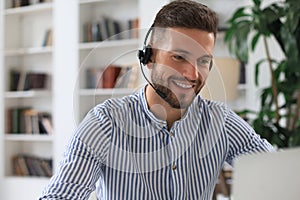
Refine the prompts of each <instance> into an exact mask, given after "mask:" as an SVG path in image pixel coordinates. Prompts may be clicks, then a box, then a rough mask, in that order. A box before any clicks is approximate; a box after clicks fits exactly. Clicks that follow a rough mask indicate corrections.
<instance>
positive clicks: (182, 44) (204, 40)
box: [154, 28, 214, 55]
mask: <svg viewBox="0 0 300 200" xmlns="http://www.w3.org/2000/svg"><path fill="white" fill-rule="evenodd" d="M156 32H157V30H156ZM158 32H161V34H156V37H161V38H157V43H156V44H155V46H154V47H155V48H158V49H161V50H165V51H175V50H176V51H177V50H180V51H182V52H189V53H190V54H193V55H194V54H195V55H199V54H208V55H212V52H213V47H214V34H213V33H208V32H206V31H202V30H199V29H188V28H166V29H163V30H159V31H158Z"/></svg>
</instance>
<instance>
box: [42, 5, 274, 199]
mask: <svg viewBox="0 0 300 200" xmlns="http://www.w3.org/2000/svg"><path fill="white" fill-rule="evenodd" d="M217 25H218V22H217V16H216V14H215V12H213V11H212V10H210V9H209V8H208V7H206V6H204V5H202V4H200V3H198V2H196V1H189V0H175V1H171V3H169V4H167V5H165V6H164V7H163V8H162V9H161V10H160V11H159V12H158V13H157V15H156V17H155V20H154V23H153V26H152V27H151V28H150V30H149V31H148V33H147V36H146V38H145V42H144V48H143V50H139V61H140V63H141V69H142V73H143V74H144V71H143V68H144V67H148V68H149V71H150V76H149V77H150V78H149V80H148V78H147V77H145V78H146V79H147V81H148V84H147V85H145V86H144V87H143V88H141V89H140V90H139V91H138V92H136V93H135V94H133V95H129V96H126V97H123V98H120V99H117V98H115V99H109V100H107V101H105V102H104V103H101V104H99V105H96V106H95V107H94V108H92V109H91V110H90V112H89V113H88V114H87V115H86V117H85V119H84V120H83V121H82V122H81V124H80V125H79V127H78V128H77V130H76V131H75V133H74V135H73V137H72V138H71V140H70V143H69V145H68V148H67V150H66V152H65V157H64V159H63V160H62V162H61V166H60V168H59V170H58V171H57V172H56V173H55V174H54V176H53V177H52V179H51V181H50V183H49V185H48V186H47V187H46V188H45V190H44V192H43V194H42V195H41V197H40V199H76V200H78V199H87V198H88V197H89V195H90V193H91V192H92V191H94V190H95V189H96V191H97V196H98V199H116V200H124V199H125V200H127V199H195V200H199V199H200V200H201V199H203V200H210V199H211V198H212V195H213V191H214V187H215V184H216V182H217V180H218V175H219V173H220V170H221V169H222V167H223V165H224V163H225V162H228V163H229V164H232V162H233V160H234V159H235V158H237V157H238V156H239V155H240V154H246V153H253V152H259V151H270V150H273V148H272V146H271V145H270V144H269V143H268V142H267V141H266V140H264V139H262V138H260V137H259V136H258V135H257V134H256V133H255V132H254V130H253V129H252V128H251V127H250V126H249V124H247V123H246V122H245V121H243V120H242V119H241V118H240V117H239V116H237V115H236V114H235V113H234V112H233V111H232V110H230V109H229V108H228V107H227V106H226V105H224V104H223V103H220V102H214V101H209V100H205V99H202V98H201V96H200V95H199V92H200V91H201V89H202V87H203V86H204V84H205V81H206V79H207V77H208V76H209V72H210V69H211V67H212V66H213V63H212V62H213V48H214V43H215V38H216V32H217ZM150 34H151V37H150V41H149V44H147V38H148V36H149V35H150Z"/></svg>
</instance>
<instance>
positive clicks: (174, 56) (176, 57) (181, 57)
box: [172, 54, 186, 61]
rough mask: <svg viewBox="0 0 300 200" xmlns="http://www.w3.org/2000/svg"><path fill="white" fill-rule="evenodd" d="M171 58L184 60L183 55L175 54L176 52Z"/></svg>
mask: <svg viewBox="0 0 300 200" xmlns="http://www.w3.org/2000/svg"><path fill="white" fill-rule="evenodd" d="M172 58H173V59H174V60H176V61H184V60H186V59H185V57H184V56H182V55H177V54H175V55H173V56H172Z"/></svg>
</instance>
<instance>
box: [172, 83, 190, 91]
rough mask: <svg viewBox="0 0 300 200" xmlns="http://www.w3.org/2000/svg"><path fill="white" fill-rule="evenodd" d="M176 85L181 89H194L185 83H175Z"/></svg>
mask: <svg viewBox="0 0 300 200" xmlns="http://www.w3.org/2000/svg"><path fill="white" fill-rule="evenodd" d="M175 84H176V85H178V86H179V87H182V88H185V89H189V88H192V85H190V84H183V83H179V82H175Z"/></svg>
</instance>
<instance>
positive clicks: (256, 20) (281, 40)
mask: <svg viewBox="0 0 300 200" xmlns="http://www.w3.org/2000/svg"><path fill="white" fill-rule="evenodd" d="M252 1H253V4H252V5H250V6H244V7H241V8H239V9H237V10H236V11H235V12H234V14H233V15H232V17H231V18H230V19H229V20H228V25H229V28H228V30H227V31H226V33H225V39H224V40H225V43H227V44H228V47H229V51H230V52H231V53H233V54H234V55H235V56H236V57H237V58H238V59H239V60H241V61H243V62H246V63H247V62H248V55H249V53H250V52H251V51H254V50H255V48H256V46H257V44H258V41H259V40H262V41H263V44H264V47H265V53H266V56H265V58H264V59H262V60H260V61H258V62H257V63H256V65H255V83H256V85H259V82H258V77H259V72H260V71H259V69H260V67H261V66H262V63H267V65H268V67H269V72H270V75H271V76H270V77H271V80H270V86H269V87H267V88H264V89H263V90H262V92H261V95H260V100H261V107H260V110H259V112H254V111H249V110H246V111H244V113H249V112H252V113H254V114H255V117H254V119H252V120H251V121H250V123H251V124H252V125H253V127H254V129H255V131H256V132H257V133H259V134H261V135H262V136H263V137H264V138H266V139H267V140H268V141H269V142H271V143H272V144H273V145H276V146H278V147H279V148H286V147H292V146H300V117H299V111H300V109H299V108H300V4H299V1H298V0H286V1H274V2H273V3H272V4H270V5H268V6H265V7H262V0H252ZM269 37H274V38H275V39H276V41H277V42H278V44H279V46H280V48H281V50H282V52H283V54H284V59H282V60H276V59H275V58H272V57H271V55H270V50H269V44H268V40H267V38H269ZM248 67H251V66H248ZM279 97H280V100H279Z"/></svg>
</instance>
